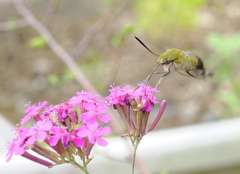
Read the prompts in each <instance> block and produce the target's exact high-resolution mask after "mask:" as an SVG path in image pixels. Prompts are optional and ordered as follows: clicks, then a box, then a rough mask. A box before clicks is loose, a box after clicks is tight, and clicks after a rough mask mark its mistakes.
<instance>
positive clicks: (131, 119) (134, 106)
mask: <svg viewBox="0 0 240 174" xmlns="http://www.w3.org/2000/svg"><path fill="white" fill-rule="evenodd" d="M138 86H139V87H138V88H137V89H134V90H130V88H131V86H129V85H127V86H125V87H123V88H122V89H121V88H120V87H119V86H112V89H111V90H110V95H109V96H108V97H105V100H108V101H109V102H108V103H109V105H112V106H113V108H114V109H116V110H117V111H118V113H119V115H120V116H121V118H122V120H123V122H124V124H125V125H126V127H127V131H128V133H127V136H129V137H130V139H131V141H132V143H133V144H136V143H139V142H140V140H141V138H142V137H143V136H144V135H145V134H147V133H148V132H150V131H152V130H153V129H154V128H155V126H156V125H157V123H158V122H159V120H160V118H161V117H162V114H163V111H164V110H165V107H166V100H163V101H162V103H161V104H160V108H159V112H158V114H157V116H156V118H155V120H154V121H153V123H152V124H151V125H150V127H149V128H148V129H147V130H146V127H147V123H148V118H149V114H150V112H151V110H152V107H153V106H154V104H156V103H158V102H157V101H156V97H155V96H154V93H156V92H159V91H157V90H156V89H155V88H151V86H150V85H148V84H145V83H140V84H139V85H138Z"/></svg>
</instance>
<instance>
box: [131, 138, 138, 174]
mask: <svg viewBox="0 0 240 174" xmlns="http://www.w3.org/2000/svg"><path fill="white" fill-rule="evenodd" d="M137 147H138V142H137V144H135V145H134V148H133V150H134V151H133V161H132V174H134V168H135V161H136V154H137Z"/></svg>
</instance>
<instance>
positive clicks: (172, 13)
mask: <svg viewBox="0 0 240 174" xmlns="http://www.w3.org/2000/svg"><path fill="white" fill-rule="evenodd" d="M204 4H206V0H192V1H189V0H162V1H161V0H151V1H148V0H139V1H136V2H135V5H134V9H135V13H136V18H137V22H136V26H137V27H138V28H142V29H143V30H144V31H146V32H148V33H149V35H150V36H152V37H159V36H161V35H163V34H172V33H173V32H175V30H176V29H179V30H181V29H190V28H194V27H196V26H197V22H196V18H197V14H198V9H199V8H200V7H201V6H202V5H204Z"/></svg>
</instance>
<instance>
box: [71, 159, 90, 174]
mask: <svg viewBox="0 0 240 174" xmlns="http://www.w3.org/2000/svg"><path fill="white" fill-rule="evenodd" d="M74 165H76V166H77V167H78V168H79V169H81V170H82V171H83V172H84V173H85V174H89V172H88V170H87V166H85V165H84V166H81V165H80V164H78V163H77V162H76V161H74Z"/></svg>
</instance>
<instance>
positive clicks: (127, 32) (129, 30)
mask: <svg viewBox="0 0 240 174" xmlns="http://www.w3.org/2000/svg"><path fill="white" fill-rule="evenodd" d="M134 31H135V27H134V26H133V25H127V26H125V27H124V28H123V30H122V31H121V32H120V33H118V34H117V35H116V36H115V37H114V38H113V39H112V41H111V42H112V45H113V47H118V46H119V45H120V44H121V43H122V42H123V40H124V39H125V38H126V37H127V36H129V35H130V34H132V33H133V32H134Z"/></svg>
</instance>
